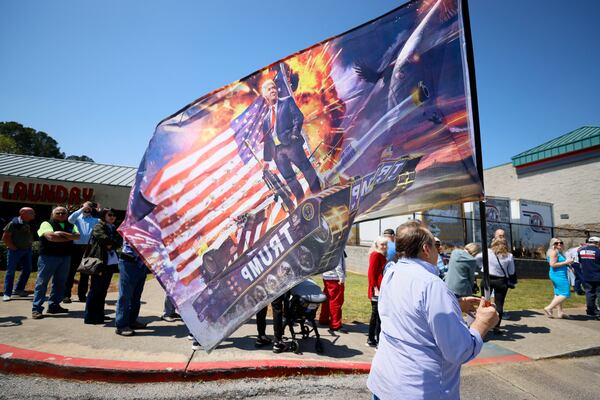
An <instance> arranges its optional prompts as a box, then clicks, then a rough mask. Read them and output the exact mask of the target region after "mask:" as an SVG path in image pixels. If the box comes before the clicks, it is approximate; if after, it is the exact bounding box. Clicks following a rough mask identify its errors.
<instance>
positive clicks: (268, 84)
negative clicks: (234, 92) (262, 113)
mask: <svg viewBox="0 0 600 400" xmlns="http://www.w3.org/2000/svg"><path fill="white" fill-rule="evenodd" d="M270 85H273V86H275V87H277V85H276V84H275V81H274V80H273V79H267V80H266V81H264V82H263V84H262V85H261V86H260V92H261V93H263V94H264V93H265V91H266V90H267V86H270Z"/></svg>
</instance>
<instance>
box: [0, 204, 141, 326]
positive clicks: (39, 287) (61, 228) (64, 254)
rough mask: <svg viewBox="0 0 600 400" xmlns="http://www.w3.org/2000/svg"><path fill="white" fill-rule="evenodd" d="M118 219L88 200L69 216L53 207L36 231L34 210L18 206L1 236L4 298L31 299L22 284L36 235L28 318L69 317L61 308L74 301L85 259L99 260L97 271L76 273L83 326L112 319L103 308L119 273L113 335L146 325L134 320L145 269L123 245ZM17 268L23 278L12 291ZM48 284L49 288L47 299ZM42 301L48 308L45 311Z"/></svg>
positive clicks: (60, 208) (28, 271) (24, 284)
mask: <svg viewBox="0 0 600 400" xmlns="http://www.w3.org/2000/svg"><path fill="white" fill-rule="evenodd" d="M116 217H117V216H116V213H115V210H113V209H112V208H100V207H99V206H98V205H97V204H95V203H92V202H89V201H88V202H86V203H84V204H83V205H82V207H81V208H80V209H78V210H77V211H75V212H73V213H72V214H71V215H69V211H68V209H67V208H66V207H62V206H57V207H54V208H53V209H52V213H51V215H50V218H49V219H48V220H47V221H44V222H42V223H41V224H40V227H39V229H38V230H37V232H36V231H34V228H33V227H32V226H31V222H32V221H33V220H34V219H35V211H34V210H33V209H31V208H28V207H24V208H21V210H20V211H19V215H18V216H16V217H15V218H13V219H12V220H11V221H10V222H9V223H8V224H7V225H6V227H5V228H4V232H3V235H2V241H3V242H4V244H5V245H6V247H7V271H6V275H5V279H4V295H3V297H2V300H3V301H5V302H7V301H10V300H11V299H12V297H13V296H19V297H28V296H29V293H28V292H27V291H26V290H25V286H26V284H27V281H28V279H29V275H30V273H31V267H32V254H33V252H32V245H33V241H34V239H35V237H36V236H37V237H38V238H39V255H38V260H37V278H36V281H35V287H34V292H33V301H32V310H31V318H32V319H34V320H39V319H42V318H44V317H45V316H46V315H52V314H68V313H69V310H68V309H67V308H65V307H63V306H62V305H61V304H70V303H71V302H72V299H71V297H72V290H73V285H74V282H75V276H76V274H77V270H78V268H79V267H80V265H81V263H82V260H83V259H86V258H87V259H96V260H98V261H97V262H98V264H99V267H98V268H97V269H95V271H94V273H93V274H84V273H80V274H79V275H80V276H79V283H78V285H77V296H78V300H79V301H80V302H85V311H84V317H83V322H84V323H85V324H94V325H95V324H105V323H106V322H108V321H110V320H111V318H110V317H108V316H107V315H106V314H105V309H104V307H105V304H106V295H107V292H108V290H109V287H110V284H111V281H112V277H113V274H114V273H116V272H119V297H118V301H117V306H116V317H115V325H116V329H115V333H116V334H118V335H122V336H131V335H133V333H134V332H135V331H134V329H142V328H144V327H145V326H146V325H145V324H144V323H142V322H139V321H138V316H139V310H140V303H141V295H142V291H143V289H144V283H145V281H146V273H147V268H146V265H145V264H144V262H143V261H142V260H141V259H140V258H139V257H138V255H137V254H136V253H135V252H134V251H133V249H131V247H129V246H128V244H127V243H126V242H125V243H124V242H123V239H122V238H121V236H120V235H119V233H118V232H117V227H116V225H115V222H116ZM34 233H35V234H34ZM36 234H37V235H36ZM18 265H20V266H21V274H20V276H19V280H18V281H17V286H16V287H15V290H14V291H13V285H14V278H15V274H16V270H17V266H18ZM50 281H52V288H51V291H50V296H48V297H47V296H46V294H47V291H48V285H49V284H50ZM46 302H47V309H45V307H44V305H45V303H46ZM44 311H45V313H44Z"/></svg>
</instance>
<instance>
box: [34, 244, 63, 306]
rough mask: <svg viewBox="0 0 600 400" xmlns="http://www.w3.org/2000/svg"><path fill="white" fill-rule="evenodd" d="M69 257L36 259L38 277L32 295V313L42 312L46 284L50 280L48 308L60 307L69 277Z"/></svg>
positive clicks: (44, 256)
mask: <svg viewBox="0 0 600 400" xmlns="http://www.w3.org/2000/svg"><path fill="white" fill-rule="evenodd" d="M70 263H71V257H70V256H48V255H40V256H39V258H38V276H37V280H36V281H35V292H34V293H33V307H32V310H33V311H38V312H42V311H44V307H43V305H44V301H46V291H47V290H48V282H50V278H52V291H51V292H50V299H49V300H48V306H49V307H56V306H60V302H61V301H62V299H63V296H64V294H65V284H66V282H67V277H68V276H69V266H70Z"/></svg>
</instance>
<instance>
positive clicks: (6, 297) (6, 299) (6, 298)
mask: <svg viewBox="0 0 600 400" xmlns="http://www.w3.org/2000/svg"><path fill="white" fill-rule="evenodd" d="M2 301H10V296H9V295H7V294H5V295H4V296H3V297H2Z"/></svg>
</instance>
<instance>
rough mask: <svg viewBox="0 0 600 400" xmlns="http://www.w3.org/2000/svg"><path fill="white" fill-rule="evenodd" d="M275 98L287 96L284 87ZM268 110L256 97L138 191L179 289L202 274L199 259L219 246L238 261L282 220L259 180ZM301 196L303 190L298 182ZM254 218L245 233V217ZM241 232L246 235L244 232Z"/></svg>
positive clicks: (280, 209) (282, 214)
mask: <svg viewBox="0 0 600 400" xmlns="http://www.w3.org/2000/svg"><path fill="white" fill-rule="evenodd" d="M280 92H284V93H286V94H287V90H286V88H285V87H282V88H280ZM267 112H268V107H267V105H266V103H265V100H264V98H263V97H261V96H259V97H258V98H257V99H256V100H255V101H253V102H252V103H251V104H250V106H248V108H247V109H246V110H244V111H243V112H242V113H241V114H240V115H239V116H238V117H237V118H235V119H234V120H233V121H232V122H231V124H230V127H229V128H228V129H226V130H225V131H223V132H221V133H220V134H218V135H216V136H215V137H214V138H213V139H211V140H210V141H209V142H208V143H203V144H202V145H201V146H199V148H193V149H190V151H187V152H184V153H183V154H179V155H178V156H177V157H176V158H175V159H173V160H171V161H170V162H169V163H168V164H167V165H166V166H165V167H164V168H163V169H162V170H160V172H159V173H158V174H157V175H156V176H155V178H154V179H153V180H152V181H151V182H150V184H149V185H147V186H146V188H145V189H144V191H143V195H144V197H145V199H146V200H147V201H149V202H150V203H152V204H154V205H155V206H156V207H155V208H154V210H153V212H152V214H153V216H154V217H155V218H156V221H157V223H158V225H159V226H160V230H161V236H162V241H163V244H164V246H165V249H166V253H167V255H168V258H169V261H170V263H172V264H173V265H175V266H176V271H177V274H178V280H179V281H180V282H181V283H183V284H184V285H186V284H189V283H190V282H191V281H192V280H193V279H195V278H197V277H199V276H200V275H201V273H202V269H201V268H200V267H201V265H202V260H203V258H202V256H203V254H205V253H206V252H207V251H208V250H210V249H218V248H219V247H220V246H221V245H223V244H224V243H225V242H227V243H228V244H233V246H234V247H235V250H230V251H231V253H232V254H230V255H231V256H232V258H233V256H239V255H240V254H242V253H243V252H244V251H245V250H247V249H248V248H249V247H250V246H251V245H252V243H253V242H254V241H255V240H256V239H257V238H258V237H260V236H261V235H263V234H264V233H265V232H266V231H267V229H268V228H270V227H272V226H274V225H275V224H276V223H277V222H279V221H281V220H282V219H283V218H285V216H286V215H287V214H286V212H285V211H284V209H283V207H282V203H281V202H280V201H279V202H275V201H274V199H273V193H272V192H271V190H270V189H269V187H268V186H267V185H266V184H265V181H264V179H263V168H262V164H261V162H260V161H259V160H258V159H257V158H259V157H260V158H262V154H261V153H260V151H261V150H262V131H261V126H262V123H263V120H264V118H265V116H266V115H267ZM300 183H301V185H302V186H303V189H304V190H305V191H306V190H307V188H308V184H307V182H306V180H305V179H300ZM250 210H251V211H252V212H253V213H254V214H255V215H257V216H258V220H257V219H256V218H255V219H254V221H253V222H254V223H253V224H252V225H251V227H252V230H251V232H248V224H247V222H248V221H247V220H246V217H247V213H248V212H249V211H250ZM244 227H245V228H246V229H244Z"/></svg>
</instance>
